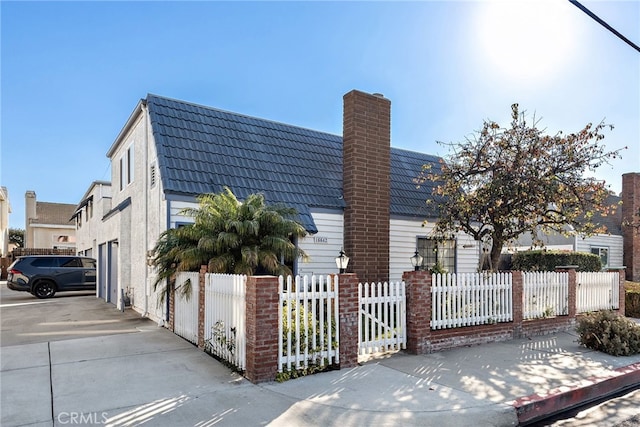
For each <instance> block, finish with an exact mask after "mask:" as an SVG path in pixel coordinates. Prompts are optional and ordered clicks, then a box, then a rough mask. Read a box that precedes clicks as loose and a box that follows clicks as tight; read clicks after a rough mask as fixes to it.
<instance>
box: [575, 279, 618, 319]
mask: <svg viewBox="0 0 640 427" xmlns="http://www.w3.org/2000/svg"><path fill="white" fill-rule="evenodd" d="M576 283H577V285H578V289H577V291H576V301H577V306H578V308H577V311H578V313H586V312H589V311H597V310H611V309H618V308H620V276H619V275H618V273H617V272H615V273H606V272H577V273H576Z"/></svg>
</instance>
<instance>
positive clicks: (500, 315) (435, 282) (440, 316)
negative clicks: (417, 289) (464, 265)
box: [431, 273, 513, 329]
mask: <svg viewBox="0 0 640 427" xmlns="http://www.w3.org/2000/svg"><path fill="white" fill-rule="evenodd" d="M431 280H432V286H431V304H432V307H431V329H444V328H457V327H461V326H471V325H483V324H491V323H497V322H510V321H512V320H513V309H512V304H513V299H512V276H511V273H466V274H465V273H462V274H448V273H447V274H434V275H433V276H432V279H431Z"/></svg>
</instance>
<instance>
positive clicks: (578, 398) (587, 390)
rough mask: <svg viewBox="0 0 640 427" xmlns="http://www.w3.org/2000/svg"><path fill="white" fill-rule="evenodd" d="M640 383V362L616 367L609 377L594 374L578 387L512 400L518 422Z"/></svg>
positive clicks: (572, 406) (545, 415)
mask: <svg viewBox="0 0 640 427" xmlns="http://www.w3.org/2000/svg"><path fill="white" fill-rule="evenodd" d="M638 384H640V363H634V364H633V365H629V366H625V367H622V368H618V369H615V370H614V371H613V373H612V374H611V375H609V377H597V378H596V377H594V378H589V379H587V380H585V381H583V382H582V383H581V384H580V385H578V386H574V387H559V388H556V389H553V390H551V391H550V392H549V393H548V394H547V395H544V396H540V395H539V394H537V393H536V394H532V395H530V396H525V397H521V398H520V399H518V400H516V401H515V402H513V403H512V405H513V406H514V407H515V409H516V414H517V416H518V422H519V423H520V424H522V423H528V422H531V421H535V420H537V419H539V418H544V417H548V416H551V415H553V414H556V413H558V412H562V411H565V410H567V409H570V408H574V407H576V406H580V405H583V404H585V403H588V402H590V401H593V400H596V399H599V398H602V397H604V396H606V395H609V394H614V393H616V392H618V391H621V390H624V389H625V388H627V387H629V386H632V385H638Z"/></svg>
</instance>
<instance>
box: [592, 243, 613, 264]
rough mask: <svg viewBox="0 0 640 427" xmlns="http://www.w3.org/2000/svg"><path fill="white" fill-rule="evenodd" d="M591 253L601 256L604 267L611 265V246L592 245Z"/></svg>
mask: <svg viewBox="0 0 640 427" xmlns="http://www.w3.org/2000/svg"><path fill="white" fill-rule="evenodd" d="M591 253H592V254H596V255H598V256H599V257H600V262H602V266H603V267H606V266H608V265H609V248H604V247H591Z"/></svg>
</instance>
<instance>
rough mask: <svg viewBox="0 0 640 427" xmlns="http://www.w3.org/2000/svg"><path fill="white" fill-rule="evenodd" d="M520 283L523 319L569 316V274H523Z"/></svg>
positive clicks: (546, 272)
mask: <svg viewBox="0 0 640 427" xmlns="http://www.w3.org/2000/svg"><path fill="white" fill-rule="evenodd" d="M522 282H523V283H522V285H523V290H522V293H523V307H522V316H523V319H538V318H544V317H553V316H563V315H568V314H569V273H565V272H554V271H536V272H523V273H522Z"/></svg>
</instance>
